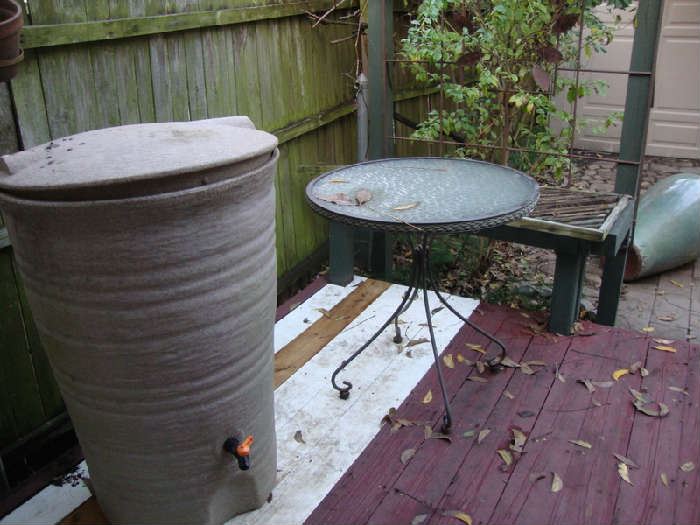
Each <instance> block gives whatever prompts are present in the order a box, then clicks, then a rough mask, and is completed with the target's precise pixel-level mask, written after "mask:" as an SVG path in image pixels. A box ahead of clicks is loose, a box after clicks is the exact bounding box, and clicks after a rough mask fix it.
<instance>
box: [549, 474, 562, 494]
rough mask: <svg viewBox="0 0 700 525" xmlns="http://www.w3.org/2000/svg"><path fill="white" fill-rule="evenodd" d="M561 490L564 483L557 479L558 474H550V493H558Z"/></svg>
mask: <svg viewBox="0 0 700 525" xmlns="http://www.w3.org/2000/svg"><path fill="white" fill-rule="evenodd" d="M563 488H564V482H563V481H562V479H561V478H560V477H559V474H557V473H556V472H552V486H551V488H550V490H551V491H552V492H559V491H560V490H561V489H563Z"/></svg>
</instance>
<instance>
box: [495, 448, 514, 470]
mask: <svg viewBox="0 0 700 525" xmlns="http://www.w3.org/2000/svg"><path fill="white" fill-rule="evenodd" d="M496 453H497V454H498V455H499V456H500V457H501V459H502V460H503V463H505V464H506V466H507V467H510V466H511V465H512V464H513V455H512V454H511V453H510V452H508V451H507V450H505V449H502V448H501V449H498V450H497V451H496Z"/></svg>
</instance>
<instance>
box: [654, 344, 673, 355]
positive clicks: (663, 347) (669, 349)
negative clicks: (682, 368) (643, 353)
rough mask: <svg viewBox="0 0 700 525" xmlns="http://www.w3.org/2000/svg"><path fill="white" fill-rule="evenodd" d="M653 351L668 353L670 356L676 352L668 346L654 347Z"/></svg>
mask: <svg viewBox="0 0 700 525" xmlns="http://www.w3.org/2000/svg"><path fill="white" fill-rule="evenodd" d="M654 350H661V351H662V352H670V353H672V354H675V353H676V352H677V350H676V349H675V348H673V347H672V346H668V345H656V346H655V347H654Z"/></svg>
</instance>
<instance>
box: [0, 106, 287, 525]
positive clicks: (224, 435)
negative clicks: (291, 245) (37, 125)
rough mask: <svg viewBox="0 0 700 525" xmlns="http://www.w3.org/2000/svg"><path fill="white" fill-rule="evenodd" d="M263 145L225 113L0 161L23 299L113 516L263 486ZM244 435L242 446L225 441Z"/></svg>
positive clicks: (227, 504) (268, 446)
mask: <svg viewBox="0 0 700 525" xmlns="http://www.w3.org/2000/svg"><path fill="white" fill-rule="evenodd" d="M276 146H277V140H276V138H275V137H274V136H272V135H270V134H268V133H265V132H262V131H258V130H256V129H255V127H254V126H253V124H252V123H251V122H250V120H249V119H247V118H246V117H229V118H222V119H213V120H205V121H199V122H188V123H165V124H138V125H133V126H123V127H117V128H109V129H103V130H97V131H90V132H86V133H81V134H78V135H74V136H71V137H66V138H62V139H57V140H54V141H53V142H51V143H50V144H44V145H42V146H37V147H35V148H32V149H31V150H28V151H24V152H19V153H16V154H13V155H9V156H5V157H3V158H2V162H0V209H1V210H2V212H3V214H4V217H5V221H6V223H7V228H8V231H9V234H10V239H11V241H12V244H13V247H14V255H15V257H16V260H17V266H18V268H19V272H20V274H21V276H22V278H23V280H24V284H25V286H26V290H27V296H28V299H29V304H30V307H31V309H32V313H33V315H34V319H35V321H36V324H37V327H38V328H39V332H40V336H41V340H42V343H43V344H44V346H45V347H46V351H47V353H48V356H49V359H50V361H51V365H52V368H53V371H54V375H55V377H56V380H57V381H58V384H59V386H60V389H61V393H62V394H63V398H64V399H65V402H66V405H67V407H68V412H69V414H70V416H71V418H72V420H73V423H74V425H75V429H76V432H77V434H78V439H79V440H80V444H81V446H82V449H83V452H84V454H85V458H86V460H87V463H88V467H89V470H90V478H91V481H92V485H93V488H94V490H95V494H96V496H97V499H98V502H99V504H100V506H101V507H102V509H103V511H104V513H105V515H106V517H107V518H108V520H110V522H111V523H113V524H115V525H116V524H122V523H129V524H133V523H139V524H150V523H164V524H165V523H168V524H171V523H188V524H193V523H196V524H219V523H222V522H224V521H226V520H227V519H229V518H231V517H232V516H234V515H236V514H238V513H242V512H245V511H248V510H251V509H254V508H257V507H259V506H261V505H262V504H263V503H264V502H265V500H266V499H267V497H268V495H269V494H270V492H271V490H272V487H273V484H274V481H275V476H276V446H275V430H274V412H273V373H274V370H273V368H274V364H273V358H274V349H273V329H274V316H275V304H276V303H275V301H276V264H275V195H274V185H273V177H274V172H275V165H276V162H277V149H276ZM249 435H252V436H253V439H254V441H253V444H252V446H251V447H250V455H249V456H247V457H245V455H244V454H243V455H241V456H239V457H236V456H235V455H234V454H232V453H230V452H228V451H227V450H225V447H224V444H225V443H226V444H227V448H228V449H229V450H230V451H231V452H235V451H236V448H235V447H233V448H232V446H231V445H232V444H234V445H235V444H236V442H235V441H232V440H230V439H229V438H233V439H234V440H236V439H237V440H238V441H239V442H241V441H242V440H244V439H245V438H246V437H247V436H249ZM240 452H244V451H242V450H241V451H240ZM239 459H241V460H242V461H243V463H242V466H243V467H244V468H245V466H247V465H246V464H245V459H248V460H249V462H250V465H249V469H248V470H244V469H242V468H241V466H240V465H239V461H238V460H239Z"/></svg>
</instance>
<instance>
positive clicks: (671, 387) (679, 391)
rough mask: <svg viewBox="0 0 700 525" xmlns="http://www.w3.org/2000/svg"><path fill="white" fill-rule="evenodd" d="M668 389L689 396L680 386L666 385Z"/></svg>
mask: <svg viewBox="0 0 700 525" xmlns="http://www.w3.org/2000/svg"><path fill="white" fill-rule="evenodd" d="M668 389H669V390H671V391H672V392H678V393H679V394H683V395H684V396H690V394H689V393H688V391H687V390H686V389H684V388H680V387H677V386H670V387H668Z"/></svg>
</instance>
